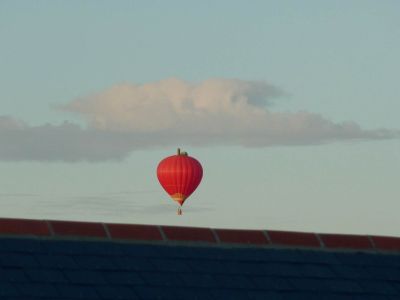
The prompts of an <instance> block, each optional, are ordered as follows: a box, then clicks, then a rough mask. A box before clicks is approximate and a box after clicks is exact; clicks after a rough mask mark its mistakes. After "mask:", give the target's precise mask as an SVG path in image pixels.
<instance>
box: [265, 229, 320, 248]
mask: <svg viewBox="0 0 400 300" xmlns="http://www.w3.org/2000/svg"><path fill="white" fill-rule="evenodd" d="M267 233H268V236H269V238H270V240H271V243H272V244H273V245H282V246H303V247H312V248H320V247H321V243H320V241H319V240H318V238H317V235H316V234H315V233H308V232H291V231H274V230H268V231H267Z"/></svg>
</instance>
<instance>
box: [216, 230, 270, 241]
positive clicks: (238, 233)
mask: <svg viewBox="0 0 400 300" xmlns="http://www.w3.org/2000/svg"><path fill="white" fill-rule="evenodd" d="M214 232H215V233H216V234H217V236H218V238H219V240H220V242H221V243H235V244H252V245H267V244H269V242H268V240H267V238H266V237H265V235H264V233H263V232H262V231H261V230H237V229H214Z"/></svg>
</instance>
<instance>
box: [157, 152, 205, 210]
mask: <svg viewBox="0 0 400 300" xmlns="http://www.w3.org/2000/svg"><path fill="white" fill-rule="evenodd" d="M157 177H158V181H159V182H160V184H161V186H162V187H163V188H164V190H165V191H166V192H167V193H168V194H169V195H170V196H171V198H172V199H173V200H174V201H176V202H177V203H178V204H179V205H180V206H182V205H183V203H184V202H185V200H186V199H187V198H188V197H189V196H190V195H191V194H192V193H193V192H194V191H195V190H196V188H197V187H198V186H199V184H200V181H201V178H202V177H203V168H202V167H201V164H200V163H199V162H198V161H197V160H196V159H195V158H193V157H190V156H189V155H187V153H186V152H180V149H178V153H177V155H172V156H169V157H167V158H164V159H163V160H162V161H161V162H160V163H159V164H158V167H157ZM178 214H181V210H180V209H179V210H178Z"/></svg>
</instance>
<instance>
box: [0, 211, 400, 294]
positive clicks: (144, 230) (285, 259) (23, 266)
mask: <svg viewBox="0 0 400 300" xmlns="http://www.w3.org/2000/svg"><path fill="white" fill-rule="evenodd" d="M0 266H1V268H0V299H21V300H22V299H24V300H29V299H52V300H56V299H113V300H114V299H174V300H175V299H271V300H275V299H279V300H281V299H307V300H310V299H318V300H320V299H352V300H353V299H360V300H365V299H385V300H391V299H392V300H398V299H400V238H396V237H379V236H362V235H337V234H314V233H299V232H282V231H269V230H267V231H262V230H227V229H210V228H189V227H172V226H152V225H129V224H103V223H84V222H66V221H42V220H21V219H0Z"/></svg>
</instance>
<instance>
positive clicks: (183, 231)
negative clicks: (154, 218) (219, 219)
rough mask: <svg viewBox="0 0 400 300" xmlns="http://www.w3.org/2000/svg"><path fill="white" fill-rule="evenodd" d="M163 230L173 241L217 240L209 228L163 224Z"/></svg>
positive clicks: (210, 241)
mask: <svg viewBox="0 0 400 300" xmlns="http://www.w3.org/2000/svg"><path fill="white" fill-rule="evenodd" d="M161 230H162V231H163V233H164V234H165V236H166V238H167V239H168V240H171V241H190V242H208V243H216V242H217V241H216V240H215V237H214V234H213V232H212V231H211V229H209V228H197V227H176V226H161Z"/></svg>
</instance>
